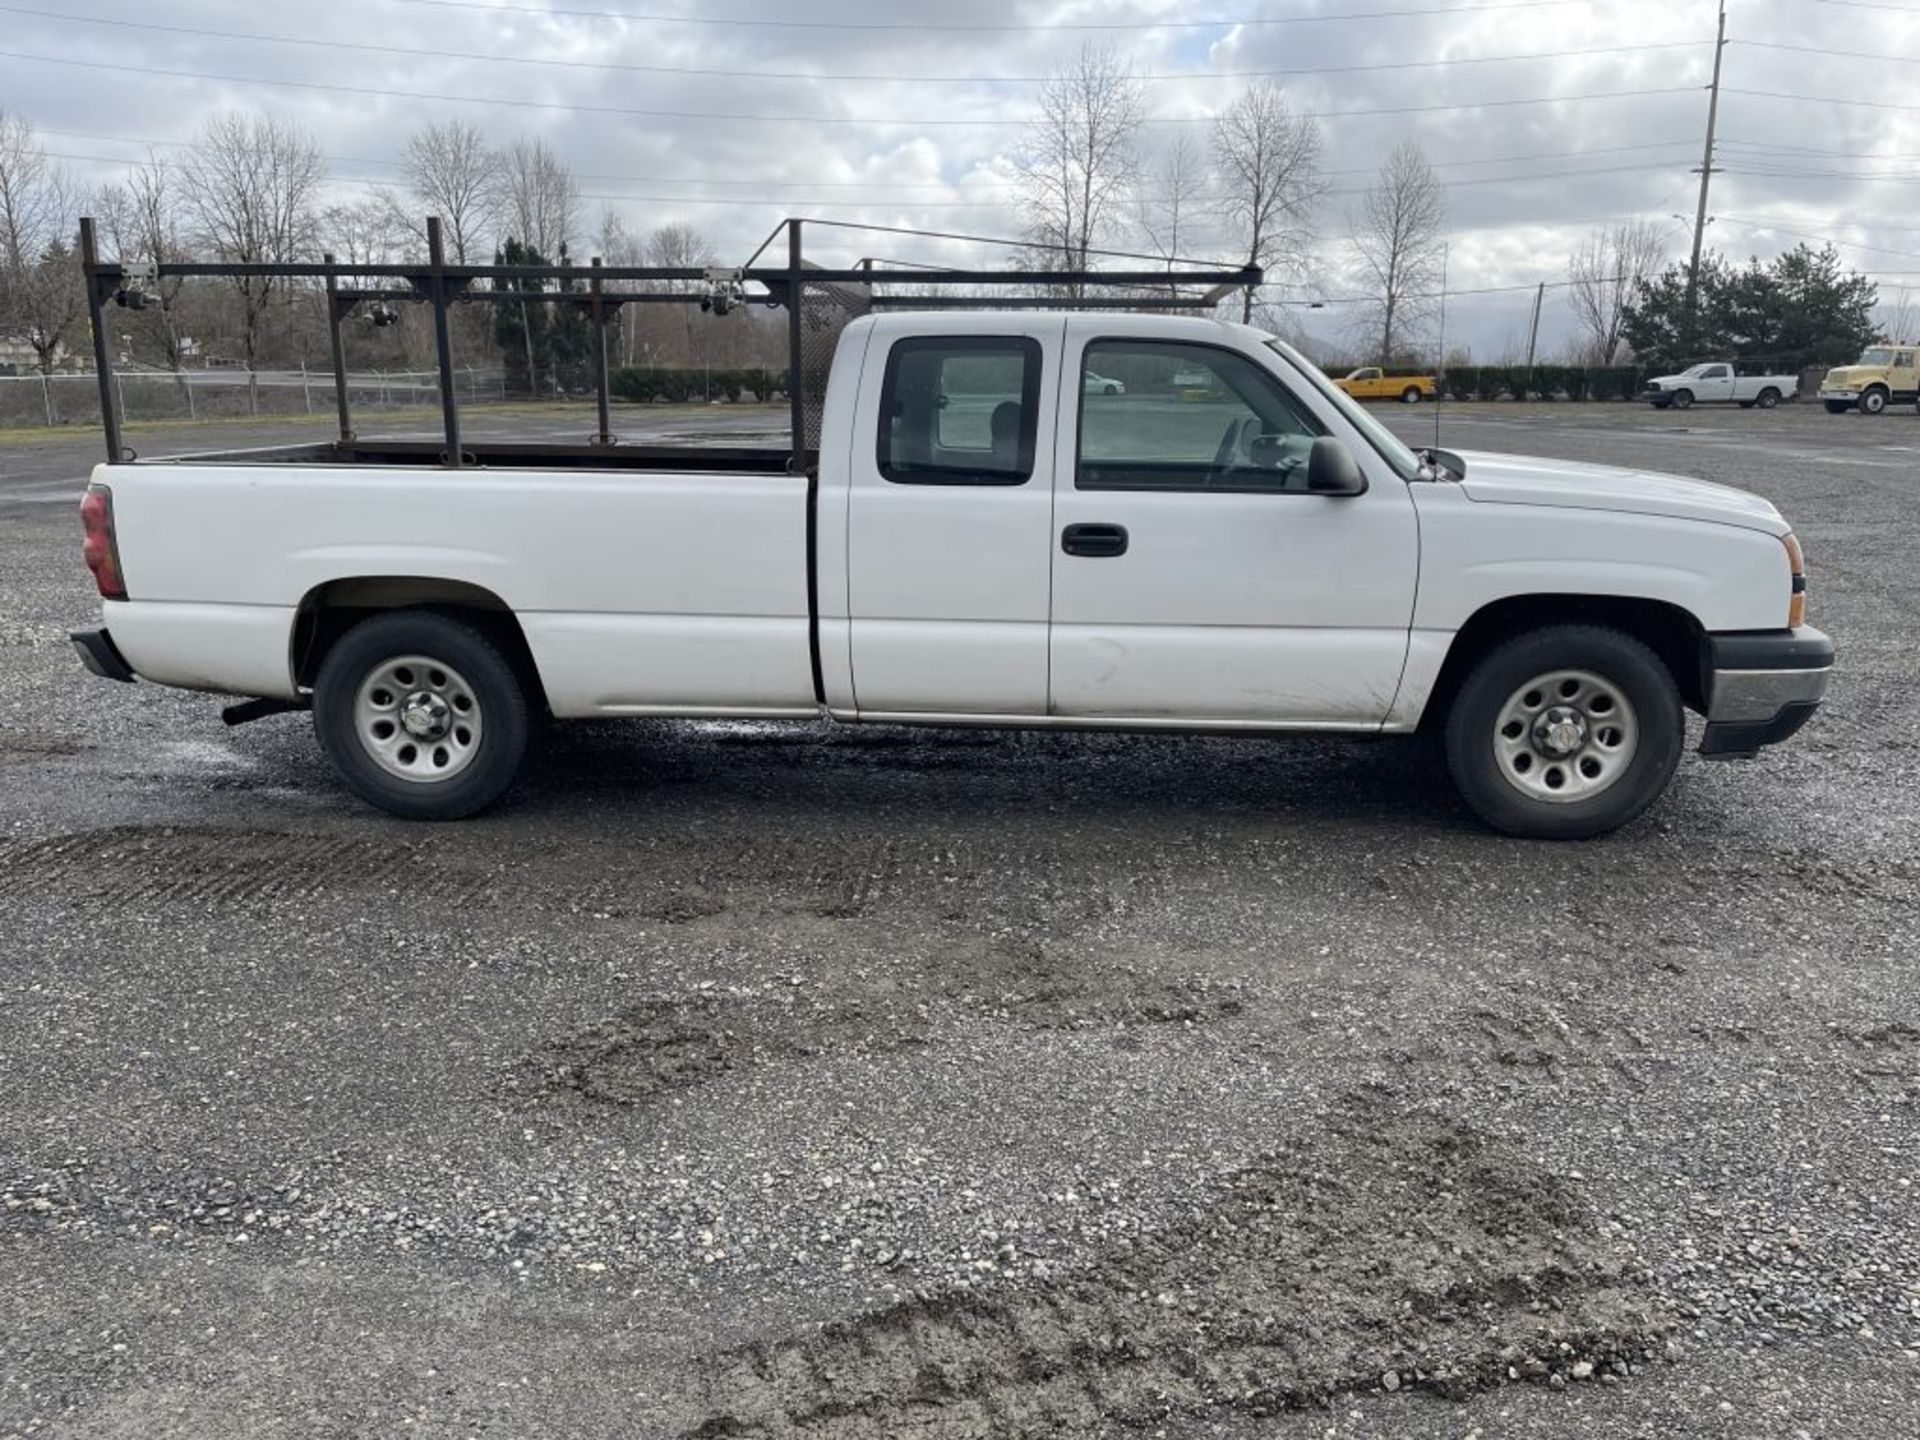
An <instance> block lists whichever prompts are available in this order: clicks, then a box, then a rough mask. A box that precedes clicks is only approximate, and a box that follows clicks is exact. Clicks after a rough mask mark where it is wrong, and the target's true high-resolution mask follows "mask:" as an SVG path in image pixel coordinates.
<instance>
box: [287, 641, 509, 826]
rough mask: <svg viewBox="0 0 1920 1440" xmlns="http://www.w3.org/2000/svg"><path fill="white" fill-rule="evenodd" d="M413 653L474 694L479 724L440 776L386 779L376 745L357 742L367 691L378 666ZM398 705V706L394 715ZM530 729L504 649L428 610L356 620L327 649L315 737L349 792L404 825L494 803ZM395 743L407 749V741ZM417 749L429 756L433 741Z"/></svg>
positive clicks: (458, 815)
mask: <svg viewBox="0 0 1920 1440" xmlns="http://www.w3.org/2000/svg"><path fill="white" fill-rule="evenodd" d="M412 656H419V657H424V658H426V659H427V660H429V661H438V662H440V664H441V665H443V666H444V667H445V669H446V672H447V673H449V674H451V675H453V676H454V678H455V679H456V680H462V681H464V682H465V688H466V689H467V690H470V692H471V695H470V697H469V698H470V700H471V702H472V705H473V714H474V715H475V716H476V722H477V723H476V728H475V730H474V732H472V733H473V734H474V741H473V748H472V752H471V755H470V756H469V757H467V758H465V759H464V760H462V762H461V764H460V768H459V769H458V770H457V772H456V773H453V774H451V775H449V776H448V777H447V778H444V779H439V778H433V777H431V776H427V777H425V778H420V779H406V778H403V777H402V776H400V775H397V774H394V773H390V771H389V769H388V768H387V767H386V765H385V764H384V763H383V762H382V761H381V760H380V759H378V758H376V755H375V748H374V747H375V742H374V741H373V740H371V739H367V740H363V739H362V738H361V734H360V730H359V724H358V721H357V716H358V713H359V712H358V706H359V704H360V692H361V690H362V688H363V686H366V685H368V684H370V683H371V682H372V678H373V677H374V676H375V675H376V674H377V673H378V671H379V670H380V669H381V667H383V666H385V665H389V664H392V663H394V662H395V661H396V660H399V659H401V658H402V657H412ZM422 683H423V684H424V683H425V682H424V681H423V682H422ZM375 698H376V699H377V698H378V695H377V693H376V695H375ZM398 706H399V702H398V700H397V699H396V701H395V709H396V713H398ZM527 723H528V722H527V700H526V694H525V691H524V690H523V688H522V686H521V683H520V679H519V676H518V675H516V674H515V672H514V668H513V664H512V662H511V661H510V660H508V659H507V657H506V656H505V655H504V654H503V653H501V650H500V647H499V646H498V645H496V644H495V643H494V642H493V641H492V640H491V639H489V638H488V637H487V636H486V635H485V634H483V633H482V632H481V631H480V630H478V629H476V628H475V627H474V626H472V625H470V624H468V623H466V622H465V621H463V620H456V619H454V618H453V617H451V616H449V615H442V614H439V613H437V612H435V611H431V610H395V611H391V612H389V613H387V614H384V615H376V616H374V617H372V618H371V619H368V620H363V621H361V622H360V623H359V624H358V625H356V626H354V627H353V629H351V630H349V631H348V632H347V633H346V634H345V635H343V636H341V637H340V639H339V641H338V642H337V643H336V644H335V645H334V647H333V649H332V650H330V651H328V652H327V658H326V660H325V661H324V662H323V663H322V664H321V666H320V673H319V675H318V676H317V677H316V679H315V682H314V687H313V728H314V733H315V734H316V735H317V736H319V739H320V745H321V747H322V748H323V749H324V750H325V751H326V752H327V758H328V759H330V760H332V761H333V766H334V769H335V770H337V771H339V773H340V778H341V779H342V780H343V781H345V782H346V785H347V788H348V789H349V790H351V791H353V793H354V794H356V795H358V796H359V797H360V798H361V799H363V800H365V801H367V802H368V803H370V804H373V805H377V806H379V807H380V808H381V809H382V810H385V811H387V812H389V813H390V814H393V815H398V816H400V817H402V818H403V819H407V820H459V819H463V818H465V817H466V816H468V815H472V814H475V813H477V812H478V811H481V810H484V809H485V808H486V807H487V806H489V805H491V804H493V802H494V801H496V800H498V799H499V798H500V797H501V795H503V794H505V793H506V790H507V787H508V786H510V785H512V784H513V781H514V777H515V776H516V775H517V774H518V773H519V770H520V762H521V759H522V758H523V757H524V756H525V754H526V749H527ZM388 728H389V731H390V732H392V731H393V727H392V726H389V727H388ZM394 733H396V734H397V733H398V732H394ZM399 738H400V740H401V741H402V742H403V743H404V742H405V740H406V738H407V737H406V736H405V735H400V736H399ZM449 743H450V744H451V741H449ZM421 744H422V747H424V748H428V749H430V748H431V744H432V742H431V741H430V740H429V741H422V742H421ZM407 748H412V747H411V746H408V747H407Z"/></svg>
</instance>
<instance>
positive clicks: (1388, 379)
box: [1333, 365, 1434, 405]
mask: <svg viewBox="0 0 1920 1440" xmlns="http://www.w3.org/2000/svg"><path fill="white" fill-rule="evenodd" d="M1333 383H1334V384H1335V385H1337V386H1339V387H1340V388H1341V389H1342V390H1344V391H1346V392H1347V394H1349V395H1351V396H1353V398H1354V399H1356V400H1401V401H1404V402H1406V403H1407V404H1409V405H1417V404H1419V403H1420V401H1422V400H1431V399H1432V398H1433V390H1434V380H1433V376H1431V375H1389V374H1387V373H1386V372H1385V371H1383V370H1382V369H1381V368H1380V367H1379V366H1378V365H1362V366H1361V367H1360V368H1359V369H1358V370H1355V371H1354V372H1352V373H1351V374H1349V375H1346V376H1344V377H1342V378H1341V379H1338V380H1335V381H1334V382H1333Z"/></svg>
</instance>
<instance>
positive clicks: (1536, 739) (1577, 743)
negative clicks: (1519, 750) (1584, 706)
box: [1533, 705, 1587, 756]
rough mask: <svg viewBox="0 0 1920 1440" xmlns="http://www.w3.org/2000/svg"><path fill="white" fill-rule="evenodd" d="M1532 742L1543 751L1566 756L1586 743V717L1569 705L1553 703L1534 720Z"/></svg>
mask: <svg viewBox="0 0 1920 1440" xmlns="http://www.w3.org/2000/svg"><path fill="white" fill-rule="evenodd" d="M1533 743H1534V744H1535V745H1536V746H1537V747H1538V748H1539V749H1540V750H1541V751H1543V752H1544V753H1546V754H1548V755H1554V756H1567V755H1571V754H1573V752H1574V751H1576V750H1578V749H1580V748H1581V746H1583V745H1585V744H1586V743H1587V719H1586V716H1584V715H1582V714H1581V713H1580V712H1579V711H1578V710H1575V709H1574V708H1573V707H1572V706H1570V705H1555V706H1553V707H1552V708H1551V709H1549V710H1548V711H1546V712H1545V713H1544V714H1543V715H1541V717H1540V718H1539V719H1538V720H1537V721H1535V722H1534V726H1533Z"/></svg>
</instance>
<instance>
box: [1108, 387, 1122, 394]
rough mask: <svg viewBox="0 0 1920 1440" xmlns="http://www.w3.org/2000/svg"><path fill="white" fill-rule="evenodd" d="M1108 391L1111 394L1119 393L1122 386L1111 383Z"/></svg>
mask: <svg viewBox="0 0 1920 1440" xmlns="http://www.w3.org/2000/svg"><path fill="white" fill-rule="evenodd" d="M1106 393H1107V394H1109V395H1118V394H1119V393H1120V387H1119V386H1118V385H1109V386H1107V389H1106Z"/></svg>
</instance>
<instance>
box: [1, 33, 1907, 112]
mask: <svg viewBox="0 0 1920 1440" xmlns="http://www.w3.org/2000/svg"><path fill="white" fill-rule="evenodd" d="M0 57H4V58H7V59H10V60H27V61H31V62H32V63H34V64H36V65H67V66H73V67H77V68H80V69H84V70H111V71H115V72H118V73H121V74H132V75H159V76H164V77H167V78H169V79H175V80H201V81H204V80H214V81H218V82H220V83H222V84H227V85H265V86H269V87H274V88H279V89H290V90H317V91H323V92H327V93H331V94H340V95H371V96H376V97H378V98H380V99H383V100H437V101H441V102H446V103H454V104H466V105H506V106H512V107H516V108H519V109H526V110H558V111H563V112H566V113H568V114H575V115H624V116H631V117H634V118H638V119H649V120H739V121H748V122H753V123H759V124H777V125H872V126H900V127H905V128H912V127H918V126H933V125H938V126H989V125H991V126H1006V125H1015V126H1020V125H1027V124H1030V123H1031V121H1030V120H1028V119H1024V118H1022V119H972V118H961V117H956V116H934V117H919V118H914V117H909V116H888V115H877V116H876V115H744V114H739V113H736V112H733V111H709V110H650V109H640V108H635V107H628V106H622V105H575V104H569V103H567V102H566V101H561V100H518V99H511V98H508V97H505V96H499V95H448V94H442V93H439V92H436V91H430V90H391V89H387V88H385V87H384V86H377V85H339V84H330V83H326V82H323V81H319V80H279V79H268V78H265V77H262V76H258V75H219V74H211V73H208V72H205V71H199V70H171V69H166V68H164V67H161V66H153V65H121V64H116V63H113V62H110V61H105V60H69V59H65V58H62V57H60V56H57V55H33V54H29V53H27V52H25V51H20V50H0ZM1699 88H1700V87H1698V86H1695V85H1669V86H1664V87H1655V88H1652V89H1642V90H1603V91H1597V92H1593V93H1589V94H1582V95H1528V96H1520V97H1516V98H1514V99H1508V100H1476V101H1473V102H1472V103H1470V104H1458V103H1456V104H1448V105H1395V106H1383V107H1370V108H1362V109H1353V110H1324V111H1311V110H1309V111H1301V112H1299V118H1301V119H1307V120H1348V119H1354V118H1356V117H1360V116H1368V115H1425V114H1435V113H1439V112H1442V111H1457V110H1487V109H1503V108H1509V107H1512V106H1517V105H1559V104H1573V103H1575V102H1578V101H1586V100H1627V99H1639V98H1644V97H1646V96H1652V95H1682V94H1691V93H1693V92H1694V91H1695V90H1697V89H1699ZM1910 108H1914V109H1920V106H1914V107H1910ZM1212 121H1213V117H1212V116H1210V115H1169V116H1150V117H1148V119H1147V120H1146V121H1145V122H1144V123H1146V124H1149V125H1207V124H1211V123H1212Z"/></svg>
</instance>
